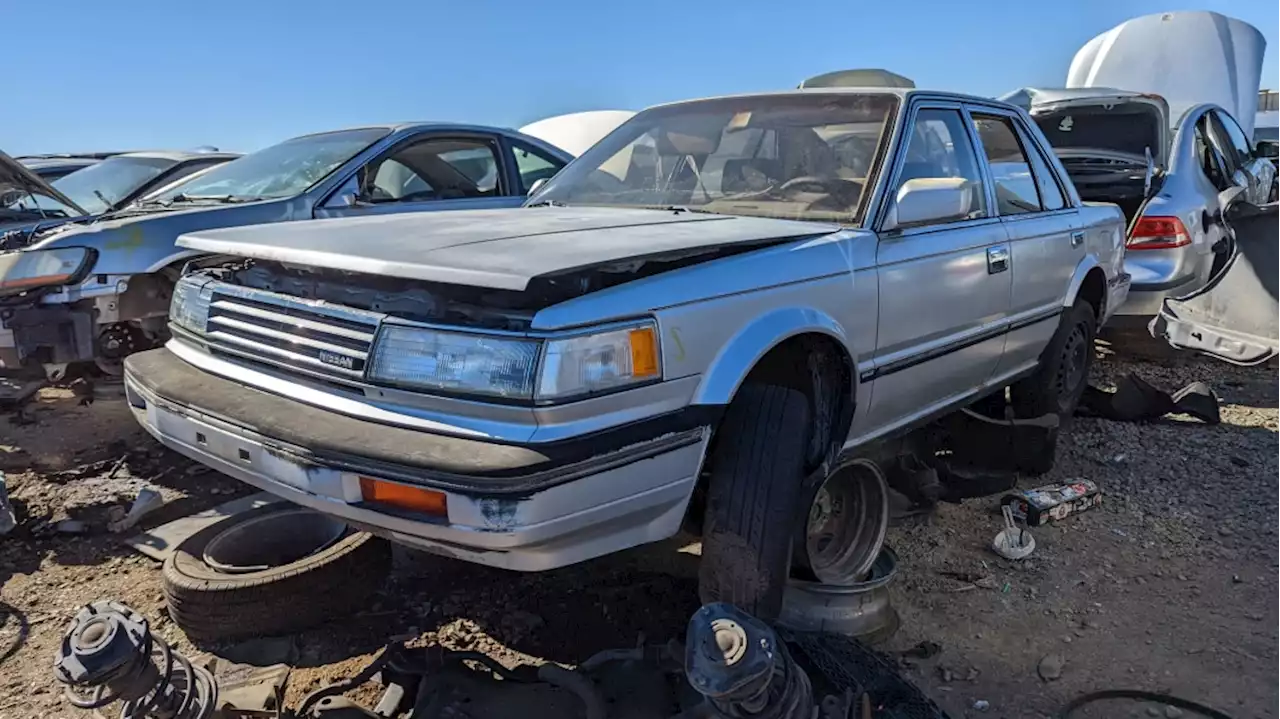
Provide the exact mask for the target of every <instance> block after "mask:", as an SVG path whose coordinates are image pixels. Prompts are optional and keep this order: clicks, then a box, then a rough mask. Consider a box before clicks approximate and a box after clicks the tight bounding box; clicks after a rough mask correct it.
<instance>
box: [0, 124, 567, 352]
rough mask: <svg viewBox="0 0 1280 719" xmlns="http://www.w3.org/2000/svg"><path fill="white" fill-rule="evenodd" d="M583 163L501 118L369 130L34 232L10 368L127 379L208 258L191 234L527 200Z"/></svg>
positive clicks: (10, 313) (8, 315)
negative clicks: (128, 358) (134, 356)
mask: <svg viewBox="0 0 1280 719" xmlns="http://www.w3.org/2000/svg"><path fill="white" fill-rule="evenodd" d="M570 159H572V157H571V156H570V155H569V154H568V153H565V152H564V151H562V150H560V149H558V148H555V147H553V146H551V145H549V144H547V143H545V142H542V141H540V140H538V139H536V138H533V137H529V136H525V135H522V134H520V133H517V132H515V131H512V130H504V129H500V128H490V127H480V126H471V125H456V124H446V123H415V124H400V125H386V126H375V127H362V128H356V129H351V130H342V131H337V132H326V133H318V134H313V135H306V136H302V137H297V138H294V139H292V140H288V141H285V142H283V143H280V144H278V145H274V146H272V147H268V148H266V149H263V150H259V151H258V152H255V153H252V154H250V155H246V156H244V157H241V158H239V159H236V160H232V161H231V162H227V163H225V164H222V165H219V166H218V167H215V168H212V169H210V170H207V171H205V172H201V173H199V174H197V175H194V176H192V177H191V178H190V179H189V180H188V181H186V182H183V183H181V184H179V185H177V186H171V187H169V188H168V189H167V190H166V191H164V192H161V193H160V194H158V195H152V196H148V197H146V198H143V199H142V200H141V201H139V202H136V203H133V204H131V205H129V206H128V207H126V208H122V209H118V210H115V211H112V212H111V213H109V214H108V215H107V216H106V217H104V218H99V219H98V221H95V222H91V223H88V224H71V225H64V226H62V227H59V228H56V229H53V230H49V231H42V232H35V233H27V235H24V236H23V238H22V240H23V241H22V243H21V246H20V247H19V248H17V249H14V248H13V247H12V246H9V247H7V249H9V250H11V251H10V252H7V253H6V252H0V369H8V370H11V371H12V370H13V369H14V368H18V370H19V371H21V370H22V369H43V370H44V372H45V373H46V374H47V375H48V376H49V377H51V378H58V377H60V376H61V375H62V374H63V373H64V372H65V370H66V368H67V366H68V365H69V364H71V363H94V364H96V365H97V367H98V369H99V370H101V371H102V372H103V373H105V374H107V375H116V376H118V375H119V373H120V362H121V360H122V359H123V358H124V356H125V355H127V354H128V353H130V352H133V351H137V350H140V349H145V348H149V347H154V346H156V345H158V344H160V343H162V342H163V341H164V340H165V339H166V337H167V333H166V315H167V313H168V308H169V299H170V296H171V294H172V291H173V283H174V282H175V281H176V280H177V278H178V276H179V274H180V271H181V269H182V267H183V266H184V265H185V264H186V263H187V262H190V261H192V260H193V259H195V258H196V255H198V254H199V253H196V252H192V251H191V250H188V249H183V248H179V247H176V246H175V245H174V241H175V240H176V239H177V237H178V236H179V235H181V234H182V233H184V232H191V231H195V230H207V229H212V228H222V227H235V226H239V225H248V224H262V223H269V222H285V221H290V220H301V219H313V218H330V217H344V216H356V215H367V216H379V217H381V216H385V215H387V214H392V213H398V212H427V211H435V210H457V209H463V208H492V207H517V206H519V205H520V203H522V202H523V201H524V198H525V195H526V194H527V190H528V185H531V184H532V183H533V181H534V179H542V178H546V177H549V176H550V175H551V174H554V173H555V171H558V170H559V168H560V167H563V166H564V165H565V164H566V163H567V162H568V161H569V160H570ZM106 162H110V160H108V161H106ZM73 177H74V176H68V177H67V178H66V179H65V180H64V181H69V180H71V179H73Z"/></svg>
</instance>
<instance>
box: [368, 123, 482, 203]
mask: <svg viewBox="0 0 1280 719" xmlns="http://www.w3.org/2000/svg"><path fill="white" fill-rule="evenodd" d="M360 191H361V195H362V199H364V200H365V201H367V202H372V203H386V202H429V201H432V200H464V199H470V198H478V197H493V196H495V195H498V194H501V193H500V188H499V181H498V160H497V154H496V153H495V152H494V149H493V144H492V143H490V142H487V141H485V140H475V139H453V138H449V139H444V138H436V139H430V140H423V141H421V142H415V143H413V144H410V145H406V146H404V147H401V148H398V149H396V150H395V151H393V152H391V153H390V154H389V155H385V156H383V157H381V158H379V159H377V160H374V161H373V162H371V163H369V165H368V166H367V167H366V168H365V169H364V171H363V175H362V180H361V188H360Z"/></svg>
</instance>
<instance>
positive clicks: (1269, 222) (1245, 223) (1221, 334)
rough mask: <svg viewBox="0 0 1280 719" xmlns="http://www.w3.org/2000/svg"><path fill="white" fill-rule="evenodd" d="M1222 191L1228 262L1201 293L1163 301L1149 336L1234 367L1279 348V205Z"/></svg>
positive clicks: (1235, 190)
mask: <svg viewBox="0 0 1280 719" xmlns="http://www.w3.org/2000/svg"><path fill="white" fill-rule="evenodd" d="M1240 195H1241V191H1240V189H1239V188H1233V189H1231V190H1227V191H1226V192H1224V193H1222V196H1221V198H1220V204H1221V205H1222V206H1223V210H1222V217H1223V222H1224V224H1225V226H1226V228H1227V235H1228V237H1229V238H1230V239H1231V241H1232V243H1231V249H1230V252H1229V258H1228V260H1227V262H1226V264H1225V265H1224V266H1223V267H1222V268H1221V269H1220V270H1218V272H1217V273H1216V274H1214V276H1213V277H1211V278H1210V279H1209V282H1208V283H1207V284H1206V285H1205V286H1204V287H1203V288H1201V289H1199V290H1197V291H1195V292H1192V293H1191V294H1189V295H1186V296H1184V297H1178V298H1170V299H1166V300H1165V301H1164V303H1163V304H1162V306H1161V308H1160V313H1159V314H1158V315H1156V316H1155V318H1154V319H1152V320H1151V324H1150V326H1149V327H1148V329H1149V330H1150V332H1151V336H1152V337H1155V338H1157V339H1164V340H1166V341H1168V342H1169V344H1170V345H1172V346H1173V347H1175V348H1177V349H1189V350H1196V351H1199V352H1203V353H1205V354H1207V355H1211V356H1213V357H1217V358H1218V359H1221V360H1225V361H1227V362H1230V363H1232V364H1239V365H1256V364H1261V363H1263V362H1266V361H1267V360H1270V359H1272V358H1273V357H1275V356H1276V353H1277V349H1278V348H1280V315H1277V313H1276V305H1277V302H1278V301H1280V293H1278V292H1277V282H1280V252H1278V250H1280V239H1277V229H1278V228H1277V204H1276V203H1274V202H1273V203H1271V204H1269V205H1263V206H1262V207H1257V206H1255V205H1249V204H1247V203H1243V202H1240V201H1239V198H1240Z"/></svg>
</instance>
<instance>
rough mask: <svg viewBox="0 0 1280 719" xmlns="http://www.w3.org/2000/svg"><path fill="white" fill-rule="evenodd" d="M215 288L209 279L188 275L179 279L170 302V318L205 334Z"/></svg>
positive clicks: (176, 322) (179, 324)
mask: <svg viewBox="0 0 1280 719" xmlns="http://www.w3.org/2000/svg"><path fill="white" fill-rule="evenodd" d="M212 299H213V289H212V285H211V284H210V282H209V280H207V279H205V278H202V277H196V276H187V277H183V278H182V279H180V280H178V284H177V285H176V286H175V287H174V288H173V300H172V301H171V302H170V303H169V319H171V320H173V322H174V324H176V325H178V326H179V327H182V328H183V329H186V330H190V331H192V332H196V333H199V334H204V332H205V325H207V324H208V323H209V302H210V301H211V300H212Z"/></svg>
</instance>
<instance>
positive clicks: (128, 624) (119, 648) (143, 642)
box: [54, 601, 218, 719]
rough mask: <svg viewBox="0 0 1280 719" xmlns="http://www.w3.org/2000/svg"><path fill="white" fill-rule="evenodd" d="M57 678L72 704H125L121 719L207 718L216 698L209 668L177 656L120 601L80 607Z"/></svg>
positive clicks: (64, 639) (62, 652)
mask: <svg viewBox="0 0 1280 719" xmlns="http://www.w3.org/2000/svg"><path fill="white" fill-rule="evenodd" d="M54 675H55V676H56V677H57V679H58V681H60V682H62V683H63V684H65V685H67V687H66V690H65V692H64V694H65V696H66V698H67V701H69V702H70V703H71V704H72V705H73V706H75V707H77V708H80V709H98V708H100V707H104V706H106V705H108V704H110V703H112V702H114V701H121V702H123V703H124V704H123V707H122V708H121V710H120V717H121V719H207V717H209V716H210V715H211V714H212V713H213V710H214V708H215V706H216V705H217V699H218V688H217V685H216V684H215V683H214V680H213V675H212V674H210V673H209V671H208V670H207V669H205V668H203V667H199V666H194V665H192V663H191V662H190V661H189V660H188V659H187V658H186V657H184V656H182V655H181V654H179V653H177V652H175V651H174V650H173V648H172V647H170V646H169V645H168V644H167V643H165V641H164V640H163V639H161V638H159V637H157V636H155V635H154V634H152V633H151V627H150V626H149V625H148V624H147V620H146V618H145V617H143V616H142V615H141V614H138V613H137V612H135V611H134V610H132V609H130V608H129V607H127V606H125V605H124V604H121V603H120V602H113V601H97V602H93V603H92V604H89V605H86V606H84V607H82V608H81V609H80V611H79V612H78V613H77V614H76V616H75V618H74V619H73V620H71V625H70V626H68V627H67V631H66V634H64V635H63V637H62V646H61V648H60V649H59V651H58V657H57V660H56V661H55V662H54Z"/></svg>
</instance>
